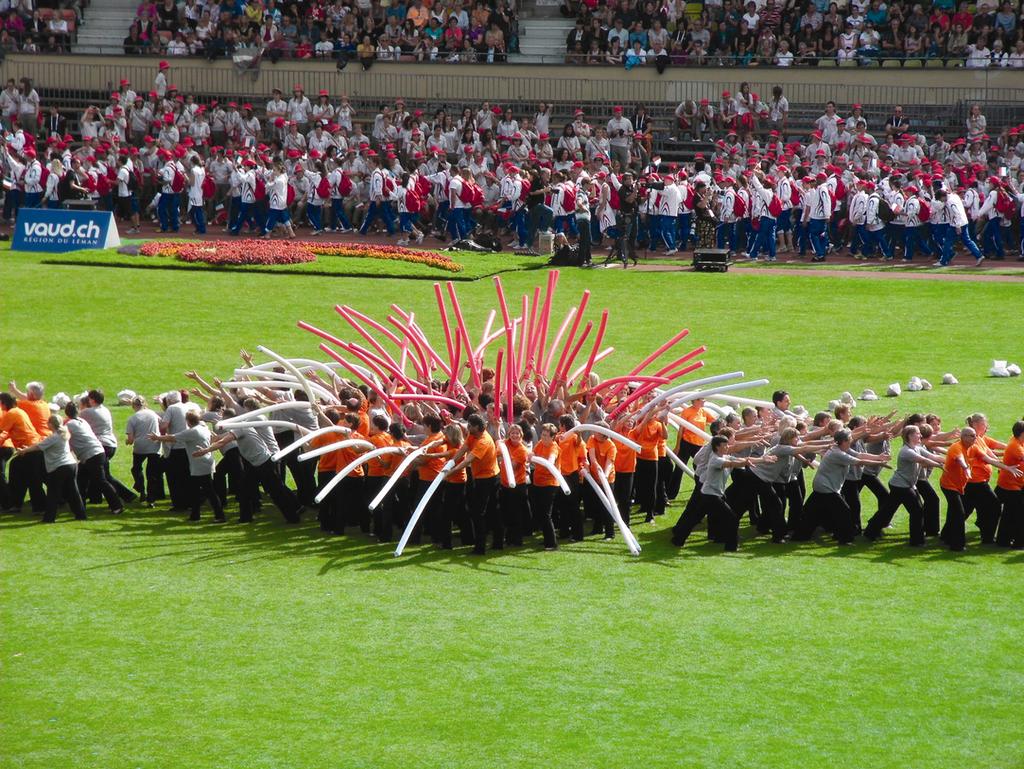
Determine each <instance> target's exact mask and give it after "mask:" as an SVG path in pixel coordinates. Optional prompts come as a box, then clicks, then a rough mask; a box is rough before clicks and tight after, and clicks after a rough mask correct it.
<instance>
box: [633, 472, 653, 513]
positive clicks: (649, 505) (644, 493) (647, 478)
mask: <svg viewBox="0 0 1024 769" xmlns="http://www.w3.org/2000/svg"><path fill="white" fill-rule="evenodd" d="M633 482H634V483H635V484H636V488H635V491H636V498H637V502H639V503H640V514H641V515H642V516H644V519H645V520H648V521H649V520H651V519H652V518H653V517H654V507H655V505H656V504H657V501H658V460H657V459H640V458H637V460H636V472H635V473H634V476H633Z"/></svg>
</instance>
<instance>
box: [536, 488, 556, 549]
mask: <svg viewBox="0 0 1024 769" xmlns="http://www.w3.org/2000/svg"><path fill="white" fill-rule="evenodd" d="M560 493H561V491H560V490H559V488H558V486H530V512H531V513H533V528H534V529H536V530H539V531H540V533H541V534H543V535H544V547H546V548H548V549H551V550H554V549H555V548H557V547H558V540H557V539H556V538H555V524H554V521H552V519H551V509H552V508H553V507H554V504H555V494H560Z"/></svg>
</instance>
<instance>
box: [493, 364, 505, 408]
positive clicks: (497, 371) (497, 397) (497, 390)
mask: <svg viewBox="0 0 1024 769" xmlns="http://www.w3.org/2000/svg"><path fill="white" fill-rule="evenodd" d="M504 355H505V351H504V350H498V358H497V360H496V361H495V363H494V414H495V416H497V417H498V419H501V364H502V363H503V361H504Z"/></svg>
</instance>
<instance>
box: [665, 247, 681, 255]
mask: <svg viewBox="0 0 1024 769" xmlns="http://www.w3.org/2000/svg"><path fill="white" fill-rule="evenodd" d="M678 253H679V249H678V248H673V249H672V250H670V251H666V252H665V256H672V254H678Z"/></svg>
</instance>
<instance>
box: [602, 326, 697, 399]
mask: <svg viewBox="0 0 1024 769" xmlns="http://www.w3.org/2000/svg"><path fill="white" fill-rule="evenodd" d="M689 333H690V329H688V328H684V329H683V330H682V331H680V332H679V333H678V334H676V335H675V336H673V337H672V338H671V339H669V340H668V341H667V342H665V343H664V344H663V345H661V347H659V348H658V349H656V350H655V351H654V352H652V353H651V354H650V355H648V356H647V357H646V358H644V359H643V360H642V361H641V362H640V363H638V364H637V365H636V367H635V368H634V369H633V370H632V371H630V372H629V373H630V374H639V373H640V372H641V371H643V370H644V369H645V368H647V367H648V366H649V365H651V363H653V362H654V361H655V360H657V359H658V358H659V357H660V356H661V355H662V353H664V352H665V351H666V350H670V349H671V348H672V347H674V346H675V345H676V343H677V342H679V340H680V339H682V338H683V337H685V336H686V335H687V334H689ZM624 386H625V385H619V387H618V388H617V389H616V390H615V392H612V393H609V395H616V394H617V393H618V392H619V390H621V389H622V388H623V387H624Z"/></svg>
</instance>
